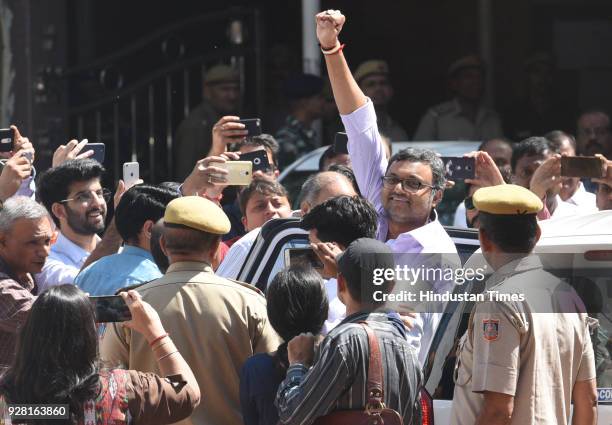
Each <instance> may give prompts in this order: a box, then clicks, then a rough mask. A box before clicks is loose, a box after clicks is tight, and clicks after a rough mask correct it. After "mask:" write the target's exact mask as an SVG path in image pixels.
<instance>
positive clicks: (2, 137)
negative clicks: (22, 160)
mask: <svg viewBox="0 0 612 425" xmlns="http://www.w3.org/2000/svg"><path fill="white" fill-rule="evenodd" d="M14 145H15V132H14V131H13V129H12V128H3V129H0V152H11V151H12V150H13V149H14Z"/></svg>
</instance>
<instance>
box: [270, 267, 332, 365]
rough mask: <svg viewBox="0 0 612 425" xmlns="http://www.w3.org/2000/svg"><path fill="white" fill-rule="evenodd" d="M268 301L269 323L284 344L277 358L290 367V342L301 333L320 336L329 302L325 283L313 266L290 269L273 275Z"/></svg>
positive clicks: (279, 349)
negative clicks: (288, 354)
mask: <svg viewBox="0 0 612 425" xmlns="http://www.w3.org/2000/svg"><path fill="white" fill-rule="evenodd" d="M266 300H267V310H268V319H269V320H270V324H271V325H272V327H273V328H274V330H275V331H276V333H278V335H279V336H280V337H281V338H282V339H283V340H284V341H285V342H284V343H283V344H282V345H281V346H280V347H279V348H278V355H279V357H280V360H281V362H282V363H284V364H285V365H287V366H288V361H287V343H288V342H289V341H291V339H292V338H293V337H295V336H298V335H299V334H301V333H305V332H311V333H313V334H315V335H316V334H318V333H320V332H321V329H322V328H323V324H324V323H325V320H326V319H327V312H328V309H329V301H328V299H327V294H326V291H325V288H324V287H323V280H322V279H321V276H320V275H319V274H318V273H317V272H316V271H314V269H312V268H310V267H301V266H299V267H290V268H288V269H285V270H282V271H280V272H279V273H278V274H277V275H276V276H274V279H272V282H270V284H269V285H268V288H267V289H266Z"/></svg>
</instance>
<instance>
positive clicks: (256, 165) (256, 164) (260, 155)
mask: <svg viewBox="0 0 612 425" xmlns="http://www.w3.org/2000/svg"><path fill="white" fill-rule="evenodd" d="M240 161H251V162H252V163H253V172H255V171H263V172H264V173H266V172H268V171H270V168H272V167H270V161H268V153H267V152H266V150H265V149H261V150H257V151H253V152H247V153H241V154H240Z"/></svg>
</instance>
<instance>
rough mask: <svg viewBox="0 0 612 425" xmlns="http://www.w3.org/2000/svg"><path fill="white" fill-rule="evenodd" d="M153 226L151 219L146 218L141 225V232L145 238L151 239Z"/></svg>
mask: <svg viewBox="0 0 612 425" xmlns="http://www.w3.org/2000/svg"><path fill="white" fill-rule="evenodd" d="M153 226H155V223H154V222H153V220H146V221H145V222H144V224H143V225H142V230H141V232H142V234H143V235H144V237H146V238H147V239H151V231H152V230H153Z"/></svg>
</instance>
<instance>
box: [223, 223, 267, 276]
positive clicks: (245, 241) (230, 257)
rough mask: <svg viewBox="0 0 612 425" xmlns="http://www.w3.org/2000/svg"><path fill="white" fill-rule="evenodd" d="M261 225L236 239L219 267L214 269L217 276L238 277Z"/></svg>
mask: <svg viewBox="0 0 612 425" xmlns="http://www.w3.org/2000/svg"><path fill="white" fill-rule="evenodd" d="M260 230H261V227H258V228H256V229H253V230H251V231H250V232H249V233H247V234H246V235H244V236H243V237H241V238H240V239H238V240H237V241H236V242H234V244H233V245H232V246H231V247H230V249H229V251H227V253H226V254H225V257H224V258H223V261H222V262H221V264H219V268H217V270H216V271H215V274H216V275H217V276H221V277H224V278H226V279H238V274H239V273H240V268H241V267H242V265H243V264H244V262H245V260H246V258H247V256H248V255H249V251H250V250H251V247H252V246H253V244H254V243H255V240H256V239H257V236H258V235H259V231H260Z"/></svg>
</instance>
